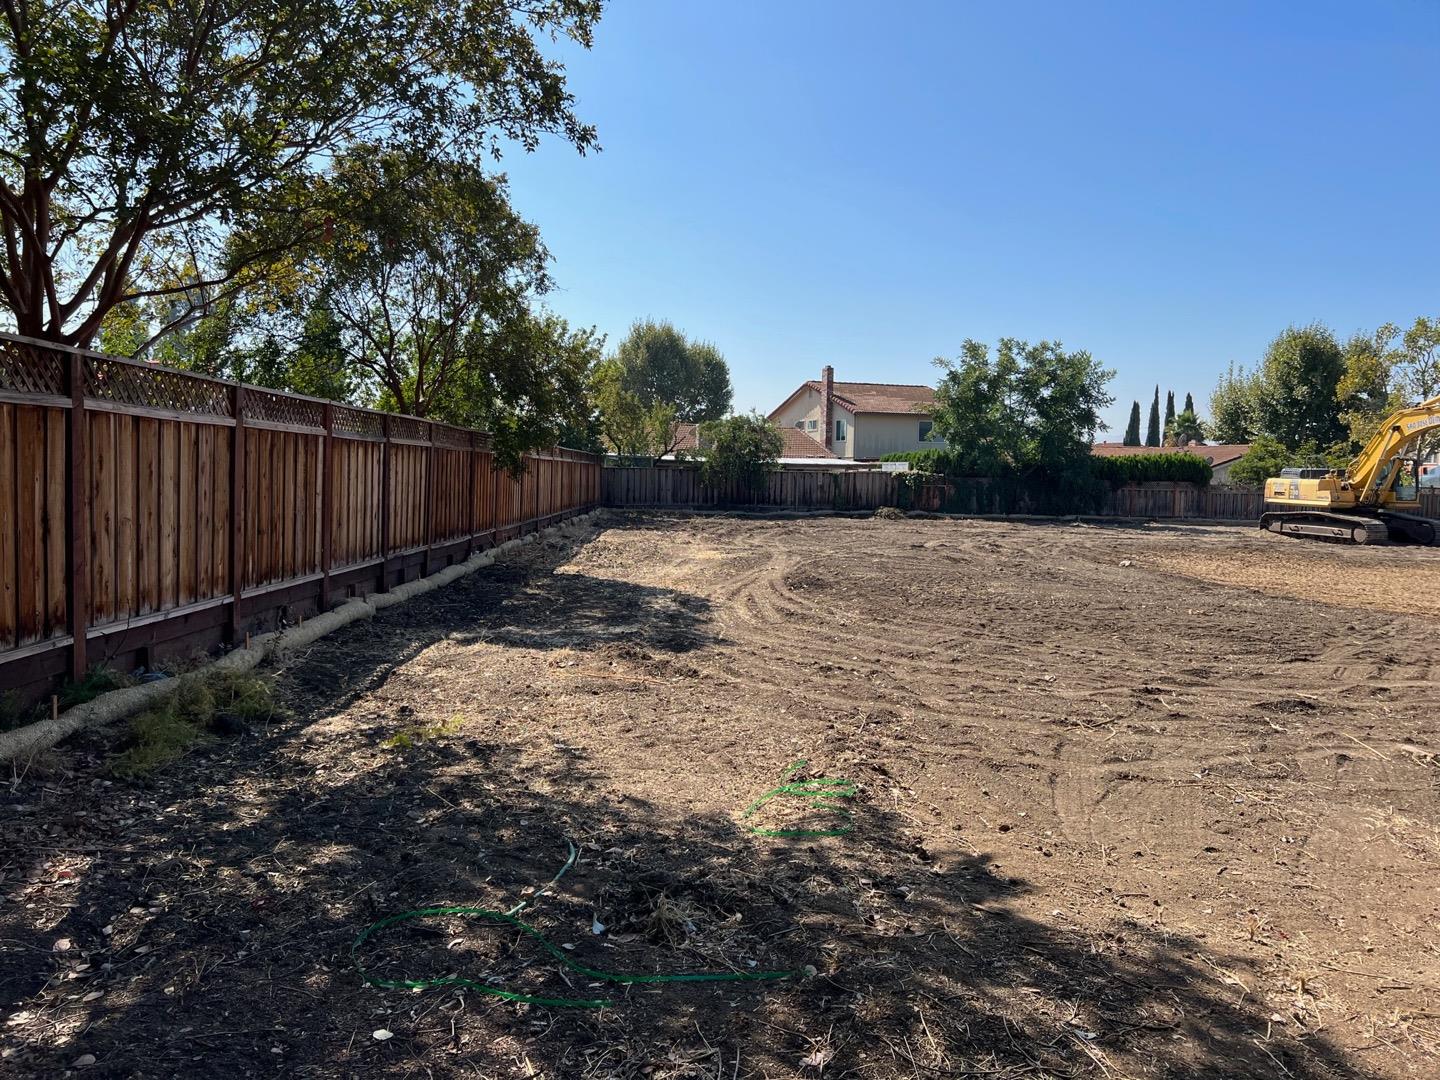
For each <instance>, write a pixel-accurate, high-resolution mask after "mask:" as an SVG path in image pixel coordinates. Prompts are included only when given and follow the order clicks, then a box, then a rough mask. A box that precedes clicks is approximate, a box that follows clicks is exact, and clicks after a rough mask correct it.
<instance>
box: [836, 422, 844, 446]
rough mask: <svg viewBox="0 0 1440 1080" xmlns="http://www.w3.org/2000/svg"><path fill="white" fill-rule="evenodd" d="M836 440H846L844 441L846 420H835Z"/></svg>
mask: <svg viewBox="0 0 1440 1080" xmlns="http://www.w3.org/2000/svg"><path fill="white" fill-rule="evenodd" d="M835 441H836V442H844V441H845V421H844V420H836V421H835Z"/></svg>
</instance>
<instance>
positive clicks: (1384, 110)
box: [502, 0, 1440, 438]
mask: <svg viewBox="0 0 1440 1080" xmlns="http://www.w3.org/2000/svg"><path fill="white" fill-rule="evenodd" d="M560 52H561V54H562V55H563V58H564V59H565V61H566V63H567V66H568V68H569V71H570V79H571V85H572V88H573V89H574V91H575V92H576V94H577V95H578V97H579V103H580V110H581V113H582V115H583V116H584V118H585V119H586V120H588V121H590V122H592V123H594V124H596V125H597V126H598V128H599V133H600V141H601V144H602V146H603V148H604V149H603V151H602V152H601V153H599V154H595V155H590V156H586V157H583V158H582V157H580V156H579V155H577V154H576V153H574V151H573V150H571V149H570V148H569V147H567V146H565V145H563V144H561V143H559V142H556V141H552V142H549V143H547V144H545V145H543V146H542V147H541V149H540V150H539V151H537V152H536V153H534V154H529V155H526V154H523V153H517V154H511V155H509V156H507V157H506V158H505V160H504V162H503V165H502V167H503V168H504V170H505V171H506V172H507V173H508V174H509V176H510V178H511V184H512V197H513V199H514V201H515V203H516V205H517V206H518V207H519V208H520V209H521V211H522V212H524V213H525V214H526V215H527V216H528V217H530V218H531V219H532V220H534V221H535V222H536V223H537V224H538V225H539V226H540V227H541V230H542V232H543V234H544V236H545V238H546V242H547V243H548V244H549V246H550V248H551V250H552V252H553V254H554V256H555V264H554V274H555V278H556V280H557V282H558V285H559V289H558V290H557V291H556V292H555V293H554V294H553V295H552V296H551V298H550V306H551V307H552V308H554V309H555V310H556V311H558V312H559V313H560V314H562V315H564V316H566V317H567V318H569V319H570V320H571V321H572V322H575V323H581V324H585V325H591V324H593V325H596V326H598V327H599V328H600V329H601V330H603V331H605V332H606V333H607V334H609V335H610V341H611V344H612V345H613V344H614V343H615V342H617V341H618V340H619V338H620V337H622V336H623V335H624V332H625V330H626V328H627V327H628V326H629V324H630V323H631V322H632V321H633V320H634V319H636V318H638V317H642V316H647V315H653V316H656V317H661V318H668V319H670V320H672V321H673V322H675V323H676V324H677V325H679V326H680V327H682V328H683V329H685V330H686V331H687V332H689V333H690V334H692V335H694V336H698V337H703V338H707V339H709V340H711V341H713V342H715V344H716V345H718V346H719V347H720V349H721V350H722V351H723V352H724V354H725V356H726V358H727V359H728V360H729V362H730V366H731V372H732V375H733V379H734V383H735V405H736V408H737V409H739V410H742V411H743V410H746V409H749V408H759V409H761V410H762V411H768V410H769V409H770V408H772V407H774V406H775V405H777V404H779V402H780V401H781V400H782V399H783V398H784V397H785V395H786V394H788V393H789V392H790V391H791V390H792V389H794V387H795V386H796V385H797V384H798V383H799V382H800V381H801V380H803V379H806V378H813V377H815V376H816V375H817V374H818V372H819V369H820V367H821V366H822V365H823V364H826V363H830V364H833V365H834V366H835V369H836V377H837V378H840V379H853V380H873V381H884V382H932V381H933V379H934V377H935V369H934V368H933V367H932V366H931V364H930V361H931V360H932V359H933V358H934V357H936V356H938V355H947V356H954V355H955V354H956V353H957V352H958V351H959V346H960V343H961V341H963V340H964V339H965V338H967V337H974V338H979V339H981V340H989V341H993V340H994V339H996V338H997V337H1000V336H1002V335H1011V336H1016V337H1022V338H1030V339H1040V338H1052V339H1059V340H1061V341H1063V342H1065V343H1066V345H1068V346H1071V347H1075V348H1085V349H1089V350H1090V351H1091V352H1092V353H1094V354H1095V355H1096V356H1097V357H1098V358H1100V359H1101V360H1102V361H1103V362H1104V363H1105V364H1106V365H1107V366H1109V367H1113V368H1115V369H1116V371H1117V375H1116V378H1115V380H1114V382H1113V383H1112V386H1111V390H1112V392H1113V393H1114V394H1115V396H1116V399H1117V400H1116V404H1115V406H1114V407H1113V408H1112V409H1111V410H1110V411H1109V414H1108V416H1107V419H1108V420H1109V422H1110V424H1111V427H1112V434H1111V437H1113V438H1118V437H1119V429H1120V428H1123V424H1124V420H1125V417H1126V414H1127V413H1128V410H1129V405H1130V401H1131V399H1132V398H1137V397H1138V398H1141V399H1142V402H1143V403H1144V404H1146V405H1148V401H1149V396H1150V394H1151V392H1152V391H1153V388H1154V386H1155V384H1156V383H1157V382H1158V383H1160V384H1161V388H1162V393H1163V391H1164V390H1165V389H1167V388H1173V389H1174V390H1175V391H1176V396H1177V398H1183V395H1184V393H1185V392H1186V391H1187V390H1188V391H1193V392H1194V394H1195V398H1196V401H1197V404H1202V403H1204V402H1206V401H1208V398H1209V392H1210V389H1211V387H1212V386H1213V385H1214V382H1215V379H1216V377H1217V375H1218V374H1219V373H1220V372H1222V371H1223V370H1224V369H1225V367H1226V366H1227V365H1228V364H1229V363H1230V362H1231V361H1235V362H1237V363H1243V364H1252V363H1253V362H1254V361H1255V360H1257V359H1258V358H1259V357H1260V356H1261V355H1262V354H1263V351H1264V348H1265V345H1266V343H1267V342H1268V341H1269V340H1270V339H1271V338H1272V337H1273V336H1274V335H1275V334H1276V333H1277V332H1279V331H1280V330H1282V329H1283V328H1284V327H1285V326H1286V325H1288V324H1290V323H1292V322H1293V323H1304V322H1309V321H1311V320H1314V319H1320V320H1323V321H1325V322H1327V323H1329V324H1330V325H1331V326H1333V327H1335V328H1336V330H1337V331H1339V332H1340V333H1342V334H1348V333H1349V332H1351V331H1353V330H1355V329H1359V328H1370V327H1374V326H1376V325H1378V324H1379V323H1382V322H1385V321H1387V320H1389V321H1395V322H1401V323H1405V322H1409V321H1410V320H1412V319H1413V318H1414V317H1415V316H1416V315H1419V314H1431V315H1437V314H1440V139H1437V138H1436V123H1437V117H1440V2H1436V0H1364V2H1353V3H1348V4H1342V3H1325V2H1318V0H1306V2H1303V3H1300V2H1295V3H1281V2H1278V0H1269V2H1263V3H1252V4H1226V3H1219V4H1184V5H1182V4H1172V3H1155V2H1149V3H1135V4H1130V3H1109V2H1102V0H1094V2H1092V3H1085V4H1081V3H1073V2H1072V3H1049V2H1046V3H1020V2H1015V3H1010V2H1006V3H985V4H979V3H960V2H954V3H921V2H909V3H897V4H894V5H882V4H877V3H873V2H871V3H851V2H836V0H829V2H819V0H805V2H801V0H770V2H756V0H746V2H739V0H728V2H726V3H719V4H695V3H688V2H682V0H668V2H667V0H614V2H613V3H612V5H611V7H610V9H609V10H608V11H607V13H606V15H605V18H604V19H603V20H602V22H601V25H600V27H599V30H598V34H597V37H596V41H595V48H594V49H593V51H591V52H589V53H586V52H584V51H581V50H578V49H571V48H568V47H567V48H564V49H562V50H560ZM1202 411H1203V404H1202Z"/></svg>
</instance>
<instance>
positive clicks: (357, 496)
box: [0, 334, 600, 691]
mask: <svg viewBox="0 0 1440 1080" xmlns="http://www.w3.org/2000/svg"><path fill="white" fill-rule="evenodd" d="M599 500H600V461H599V458H597V457H595V456H594V455H591V454H584V453H580V452H577V451H572V450H562V449H555V450H548V451H543V452H536V453H530V454H526V455H525V458H524V468H523V470H522V471H521V472H520V474H519V475H513V474H511V473H509V472H506V471H504V470H501V469H499V468H497V467H496V464H495V455H494V451H493V448H492V446H491V442H490V439H489V436H487V435H485V434H484V433H481V432H476V431H470V430H467V429H463V428H455V427H450V426H447V425H444V424H439V423H435V422H432V421H427V420H419V419H416V418H414V417H402V416H396V415H392V414H387V413H381V412H376V411H373V410H368V409H357V408H352V407H349V406H342V405H336V404H332V403H330V402H326V401H320V400H317V399H313V398H307V397H302V396H299V395H295V394H284V393H279V392H276V391H272V390H263V389H260V388H258V387H252V386H245V385H241V384H238V383H233V382H227V381H224V380H219V379H210V378H206V377H204V376H199V375H194V374H191V373H188V372H182V371H172V370H170V369H167V368H162V367H158V366H156V365H153V364H146V363H140V362H135V361H130V360H124V359H121V358H118V357H113V356H107V355H104V354H101V353H95V352H88V351H85V350H78V349H67V348H63V347H58V346H54V345H50V344H47V343H44V342H37V341H33V340H31V339H27V338H21V337H16V336H13V335H8V334H0V691H3V690H6V689H10V688H13V687H25V686H31V685H32V684H36V683H39V682H45V681H48V680H50V679H52V678H54V677H55V676H57V675H61V674H66V673H68V674H70V675H71V676H72V677H74V676H78V675H80V674H81V673H83V672H84V671H85V670H86V668H87V667H88V666H89V665H90V664H91V663H95V662H109V663H123V664H126V665H128V664H130V663H132V662H136V661H138V662H140V663H148V662H149V661H150V660H151V658H152V652H153V650H155V649H157V648H158V649H161V650H162V651H163V650H165V649H170V650H174V649H179V648H185V647H189V648H205V647H209V646H210V645H213V644H215V643H217V642H218V641H220V640H221V639H222V638H224V637H229V638H231V639H234V638H236V637H238V636H243V635H244V634H245V633H247V632H249V631H251V630H253V629H259V628H262V627H264V626H267V625H273V624H274V622H275V621H276V620H277V619H278V618H280V617H283V616H286V615H289V616H292V617H300V616H303V615H305V614H307V613H309V612H312V611H316V610H324V609H325V608H327V607H329V606H330V605H331V603H333V602H334V601H335V600H337V599H340V598H343V597H345V596H347V595H353V594H355V593H358V592H363V591H371V590H373V589H375V588H382V587H388V586H391V585H394V584H395V583H397V582H399V581H403V580H408V579H409V578H412V577H418V576H421V575H423V574H426V573H429V572H431V571H432V570H433V569H437V568H439V567H440V566H442V565H445V564H448V563H450V562H454V561H457V560H458V559H462V558H464V557H465V556H466V555H468V554H469V552H470V551H471V550H473V549H475V548H477V547H483V546H488V545H490V544H493V543H497V542H499V541H501V540H503V539H506V538H508V537H510V536H514V535H518V534H519V533H521V532H523V531H525V530H528V529H532V528H536V527H540V526H542V525H544V524H546V523H548V522H550V521H553V520H558V519H559V518H561V517H564V516H566V515H569V514H572V513H577V512H580V511H583V510H585V509H588V508H591V507H593V506H595V505H598V503H599Z"/></svg>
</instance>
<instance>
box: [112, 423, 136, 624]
mask: <svg viewBox="0 0 1440 1080" xmlns="http://www.w3.org/2000/svg"><path fill="white" fill-rule="evenodd" d="M114 421H115V476H114V491H115V493H114V507H115V617H116V618H119V619H128V618H129V617H130V616H132V615H134V614H135V608H136V603H135V504H136V501H137V498H138V490H137V489H138V488H139V481H138V479H137V475H136V472H135V418H134V417H131V416H116V417H114Z"/></svg>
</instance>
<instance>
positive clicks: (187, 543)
mask: <svg viewBox="0 0 1440 1080" xmlns="http://www.w3.org/2000/svg"><path fill="white" fill-rule="evenodd" d="M178 426H179V431H178V432H177V435H178V439H179V444H180V449H179V481H178V490H179V494H180V498H179V502H178V514H179V516H178V519H177V527H176V530H175V546H176V554H177V557H178V559H179V571H178V573H179V593H180V596H179V600H180V603H182V604H190V603H194V601H195V578H196V562H197V560H196V551H197V544H196V539H195V425H194V424H180V425H178Z"/></svg>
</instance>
